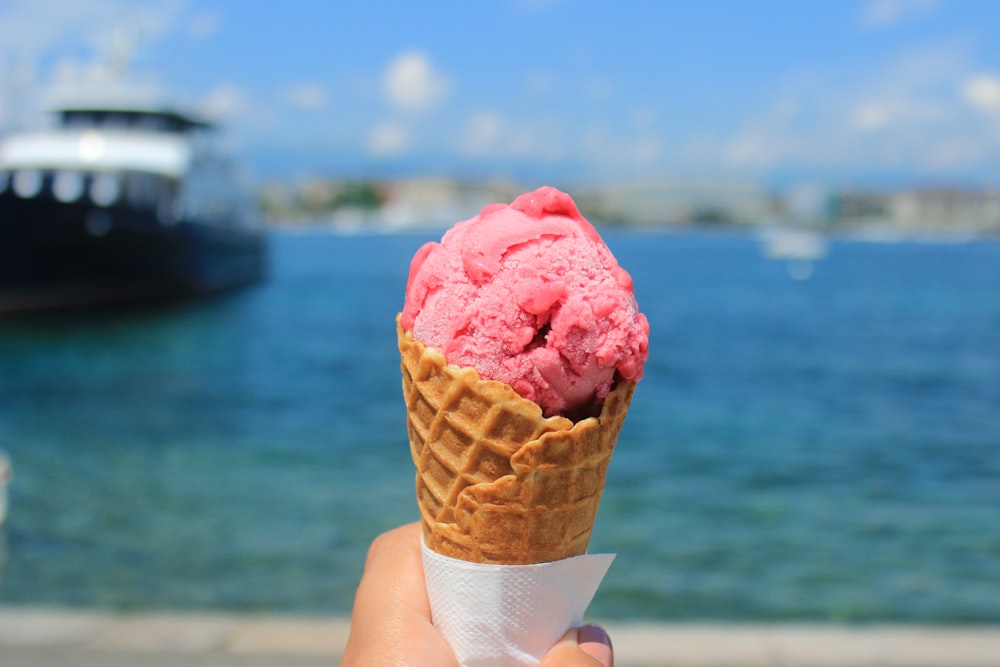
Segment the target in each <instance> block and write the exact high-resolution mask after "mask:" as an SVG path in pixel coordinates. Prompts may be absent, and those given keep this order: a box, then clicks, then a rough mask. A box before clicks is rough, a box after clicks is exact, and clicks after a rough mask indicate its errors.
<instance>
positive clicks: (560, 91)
mask: <svg viewBox="0 0 1000 667" xmlns="http://www.w3.org/2000/svg"><path fill="white" fill-rule="evenodd" d="M997 25H1000V3H995V2H990V1H989V0H951V1H945V0H851V1H847V2H837V3H801V2H795V1H794V0H780V1H775V2H766V3H765V2H737V1H734V0H730V1H726V0H711V1H708V2H702V3H685V2H663V3H644V2H634V1H633V2H621V3H614V4H612V3H606V2H596V1H592V2H570V1H569V0H509V1H504V2H496V3H489V4H487V3H459V2H440V3H430V4H421V5H412V4H410V3H405V2H399V1H385V2H371V3H324V2H320V1H319V0H289V1H287V2H282V3H255V4H253V5H249V4H245V3H239V2H235V1H234V0H215V1H208V0H154V1H150V2H135V1H131V0H78V1H75V2H69V3H67V2H62V1H59V0H5V1H4V2H3V3H0V133H3V132H5V131H9V130H11V129H14V128H15V127H17V126H19V125H23V124H25V123H29V122H31V119H32V118H33V117H34V115H35V113H36V112H37V111H38V110H39V109H40V108H41V107H42V106H43V105H44V104H45V102H46V94H47V93H49V92H51V91H52V90H53V87H55V88H56V89H58V88H59V87H60V86H61V87H62V88H63V89H65V88H66V86H67V85H75V86H79V85H80V82H81V81H83V82H85V83H84V85H85V86H88V87H91V88H92V87H93V86H94V85H96V84H95V83H94V82H95V81H96V80H97V79H98V78H99V75H100V74H101V72H100V71H99V70H98V69H97V68H96V66H95V57H96V55H97V54H99V53H102V52H104V53H106V52H108V51H109V50H112V48H113V47H114V44H115V40H116V39H120V38H121V36H122V35H126V36H128V38H129V39H130V40H134V41H133V42H132V48H133V53H132V58H131V60H132V66H133V69H134V70H135V71H136V73H137V74H139V75H141V76H142V77H143V78H142V81H143V84H144V86H146V88H148V89H149V90H150V91H152V92H154V93H162V94H164V95H168V96H176V97H178V98H179V99H180V100H182V101H184V102H186V103H188V104H190V105H192V106H194V107H196V108H198V109H200V110H202V111H203V112H205V113H207V114H209V115H211V116H214V117H218V118H219V119H220V120H222V121H223V122H224V123H225V125H226V126H227V128H228V130H229V136H230V142H231V143H232V144H233V146H234V148H235V149H236V151H237V153H238V155H239V156H240V157H241V159H242V160H243V162H244V163H245V165H246V167H247V169H248V171H249V173H250V174H251V175H253V176H256V177H260V178H263V179H273V178H276V177H287V178H302V177H307V176H309V175H313V174H331V173H332V174H338V175H342V176H356V177H373V176H377V177H385V176H393V175H400V176H412V175H417V174H427V173H434V174H444V175H449V176H452V177H456V176H460V177H465V178H497V177H499V178H512V179H517V180H520V181H527V182H532V181H534V182H540V181H545V182H555V183H560V182H568V181H584V182H586V181H591V182H599V181H605V182H609V181H610V182H628V181H636V180H644V181H650V180H664V179H674V180H678V179H679V180H685V179H686V180H728V181H748V182H754V183H758V184H764V185H767V186H781V185H801V184H802V183H809V182H822V183H826V184H833V185H840V186H850V185H855V186H857V185H864V186H869V187H870V186H873V185H874V186H885V187H901V186H912V185H926V184H935V185H936V184H944V185H950V186H968V187H990V188H995V187H997V186H998V185H1000V44H998V43H997V42H996V40H995V39H992V37H991V34H990V33H991V31H994V30H995V26H997Z"/></svg>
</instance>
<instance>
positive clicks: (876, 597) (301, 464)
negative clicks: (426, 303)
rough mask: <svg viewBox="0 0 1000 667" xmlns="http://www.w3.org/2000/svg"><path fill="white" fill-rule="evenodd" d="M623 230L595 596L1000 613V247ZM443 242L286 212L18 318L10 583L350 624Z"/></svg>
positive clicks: (397, 482) (33, 593) (804, 616)
mask: <svg viewBox="0 0 1000 667" xmlns="http://www.w3.org/2000/svg"><path fill="white" fill-rule="evenodd" d="M604 234H605V238H606V239H607V242H608V244H609V246H610V247H611V249H612V251H613V252H614V253H615V255H616V256H617V257H618V259H619V261H620V263H621V264H622V266H624V267H625V268H626V269H627V270H628V271H629V272H630V273H631V274H632V276H633V278H634V281H635V286H636V297H637V300H638V303H639V306H640V309H641V310H642V311H643V312H645V313H646V315H647V316H648V318H649V321H650V325H651V329H652V333H651V339H650V358H649V362H648V364H647V365H646V369H645V376H644V378H643V379H642V381H641V382H640V383H639V387H638V390H637V393H636V396H635V400H634V402H633V405H632V409H631V411H630V413H629V416H628V419H627V420H626V423H625V426H624V429H623V431H622V433H621V437H620V438H619V441H618V445H617V448H616V451H615V454H614V457H613V459H612V463H611V467H610V469H609V472H608V479H607V486H606V488H605V491H604V496H603V500H602V503H601V509H600V512H599V515H598V519H597V524H596V526H595V529H594V535H593V539H592V541H591V551H592V552H604V553H615V554H617V556H616V559H615V562H614V564H613V566H612V567H611V570H610V572H609V573H608V575H607V577H606V579H605V580H604V583H603V585H602V586H601V588H600V590H599V591H598V593H597V596H596V598H595V600H594V602H593V604H592V605H591V608H590V614H591V615H592V616H594V617H598V618H602V619H615V620H639V619H641V620H650V621H670V622H688V621H690V622H700V621H711V622H770V621H775V622H777V621H789V622H798V621H802V622H813V621H816V622H826V621H832V622H857V623H957V624H977V623H997V622H1000V242H998V241H997V240H962V239H948V238H938V239H934V240H933V242H927V240H926V239H922V240H902V241H897V242H892V243H887V242H871V240H859V239H852V238H846V237H845V238H838V237H833V238H831V239H830V240H829V242H828V245H827V248H826V250H827V252H826V255H825V256H824V257H822V258H821V259H817V260H815V261H812V262H807V263H804V262H803V261H801V260H798V261H791V262H789V261H784V260H780V261H779V260H773V259H768V258H767V256H766V255H765V254H764V253H763V252H762V244H761V240H760V238H759V237H758V236H757V235H755V234H752V233H742V232H732V231H717V232H703V231H699V232H683V233H677V232H667V231H655V232H631V231H624V230H614V229H608V230H604ZM439 235H440V230H437V231H433V232H420V233H416V232H412V233H407V234H375V233H371V234H350V235H345V234H334V233H328V232H325V231H319V230H316V231H308V232H299V233H288V232H275V233H274V234H273V236H272V239H271V244H272V256H271V269H270V277H269V279H268V280H267V281H266V282H263V283H261V284H259V285H256V286H253V287H250V288H248V289H244V290H240V291H237V292H232V293H229V294H226V295H222V296H218V297H213V298H205V299H198V300H194V301H186V302H173V303H169V304H160V305H147V306H143V307H140V308H130V309H110V310H101V311H97V312H78V313H73V314H64V315H58V316H57V315H40V316H32V317H20V318H7V319H3V320H0V448H2V449H4V450H6V452H7V455H8V456H9V458H10V460H11V462H12V465H13V471H14V476H13V481H12V482H11V484H10V487H9V492H10V493H9V499H10V503H9V514H8V517H7V520H6V522H5V523H4V524H3V525H2V526H0V604H2V605H14V606H17V605H24V606H29V605H30V606H51V607H80V608H88V609H90V608H93V609H106V610H157V611H191V610H196V611H238V612H267V613H285V612H287V613H295V614H307V615H308V614H347V613H349V611H350V608H351V604H352V599H353V595H354V591H355V587H356V585H357V582H358V579H359V577H360V574H361V570H362V565H363V562H364V557H365V553H366V550H367V548H368V545H369V543H370V542H371V540H372V539H373V538H374V537H375V536H376V535H378V534H379V533H380V532H382V531H384V530H387V529H389V528H391V527H394V526H397V525H399V524H402V523H405V522H409V521H414V520H416V519H417V509H416V505H415V500H414V471H413V467H412V463H411V461H410V458H409V451H408V445H407V440H406V431H405V415H404V409H403V403H402V398H401V390H400V374H399V361H398V355H397V351H396V339H395V323H394V319H395V316H396V313H397V312H398V311H399V310H400V308H401V306H402V301H403V291H404V285H405V281H406V276H407V270H408V264H409V260H410V257H411V256H412V255H413V253H414V252H415V251H416V250H417V248H419V247H420V245H422V244H423V243H424V242H426V241H428V240H432V239H436V238H437V237H438V236H439ZM883 240H884V239H883ZM959 241H962V242H959Z"/></svg>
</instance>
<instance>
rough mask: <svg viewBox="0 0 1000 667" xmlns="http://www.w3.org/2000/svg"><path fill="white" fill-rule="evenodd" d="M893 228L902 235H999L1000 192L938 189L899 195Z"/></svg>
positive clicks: (892, 211) (892, 208) (893, 209)
mask: <svg viewBox="0 0 1000 667" xmlns="http://www.w3.org/2000/svg"><path fill="white" fill-rule="evenodd" d="M890 215H891V221H892V224H893V227H894V228H895V229H897V230H902V231H917V232H923V231H953V232H998V231H1000V192H998V191H995V190H994V191H990V190H960V189H956V188H936V189H923V190H908V191H905V192H899V193H896V194H895V195H894V196H893V197H892V201H891V204H890Z"/></svg>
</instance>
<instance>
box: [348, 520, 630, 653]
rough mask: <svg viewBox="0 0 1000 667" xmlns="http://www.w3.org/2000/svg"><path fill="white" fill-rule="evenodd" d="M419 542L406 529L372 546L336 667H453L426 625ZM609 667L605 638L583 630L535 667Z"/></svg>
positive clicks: (414, 531) (411, 528) (411, 527)
mask: <svg viewBox="0 0 1000 667" xmlns="http://www.w3.org/2000/svg"><path fill="white" fill-rule="evenodd" d="M420 540H421V531H420V524H418V523H411V524H408V525H406V526H402V527H400V528H396V529H395V530H391V531H389V532H387V533H383V534H382V535H380V536H378V537H377V538H375V541H374V542H372V545H371V548H370V549H369V550H368V560H367V561H366V562H365V571H364V574H363V575H362V577H361V583H360V584H359V586H358V592H357V595H356V596H355V598H354V612H353V613H352V615H351V635H350V637H349V638H348V640H347V647H346V649H345V650H344V656H343V658H342V659H341V661H340V665H341V667H388V666H399V667H402V666H404V665H406V666H409V667H458V663H457V661H456V660H455V656H454V655H453V654H452V652H451V648H450V647H449V646H448V643H447V642H446V641H445V639H444V637H442V636H441V633H440V632H438V631H437V629H436V628H435V627H434V626H433V625H431V608H430V603H429V602H428V601H427V588H426V584H425V583H424V567H423V561H422V559H421V555H420ZM613 664H614V659H613V656H612V653H611V642H610V640H609V639H608V636H607V634H606V633H605V632H604V631H603V630H601V629H600V628H598V627H596V626H584V627H583V628H580V629H579V630H577V629H576V628H574V629H571V630H570V631H569V632H567V633H566V635H565V636H563V638H562V639H561V640H560V641H559V642H558V643H557V644H556V645H555V646H553V647H552V649H551V650H550V651H549V652H548V653H546V654H545V656H544V657H543V658H542V661H541V663H540V664H539V667H612V666H613Z"/></svg>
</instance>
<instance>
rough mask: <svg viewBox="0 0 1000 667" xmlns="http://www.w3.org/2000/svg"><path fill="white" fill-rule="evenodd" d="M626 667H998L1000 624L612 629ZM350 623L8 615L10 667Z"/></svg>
mask: <svg viewBox="0 0 1000 667" xmlns="http://www.w3.org/2000/svg"><path fill="white" fill-rule="evenodd" d="M605 627H606V628H607V629H608V631H609V633H610V634H611V638H612V640H613V641H614V644H615V663H616V665H617V667H667V666H668V665H669V666H670V667H767V666H778V665H780V666H783V667H787V666H791V665H796V666H801V667H1000V626H997V627H977V628H959V627H956V628H950V627H940V626H875V627H853V626H841V625H733V626H726V625H664V624H622V625H619V624H614V623H608V624H605ZM348 631H349V623H348V621H347V620H346V619H343V618H310V617H289V616H254V615H221V614H147V613H141V614H140V613H135V614H109V613H104V612H96V611H76V610H51V609H31V608H19V607H0V665H2V666H3V667H43V666H44V667H64V666H65V667H69V666H73V667H98V666H100V667H119V666H120V667H125V666H130V667H131V666H133V665H141V666H142V667H182V666H190V667H237V666H239V667H272V666H273V667H278V666H279V665H280V666H282V667H314V666H315V667H318V666H319V665H324V666H329V665H336V664H337V663H338V661H339V657H340V653H341V650H342V649H343V646H344V643H345V642H346V641H347V635H348Z"/></svg>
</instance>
